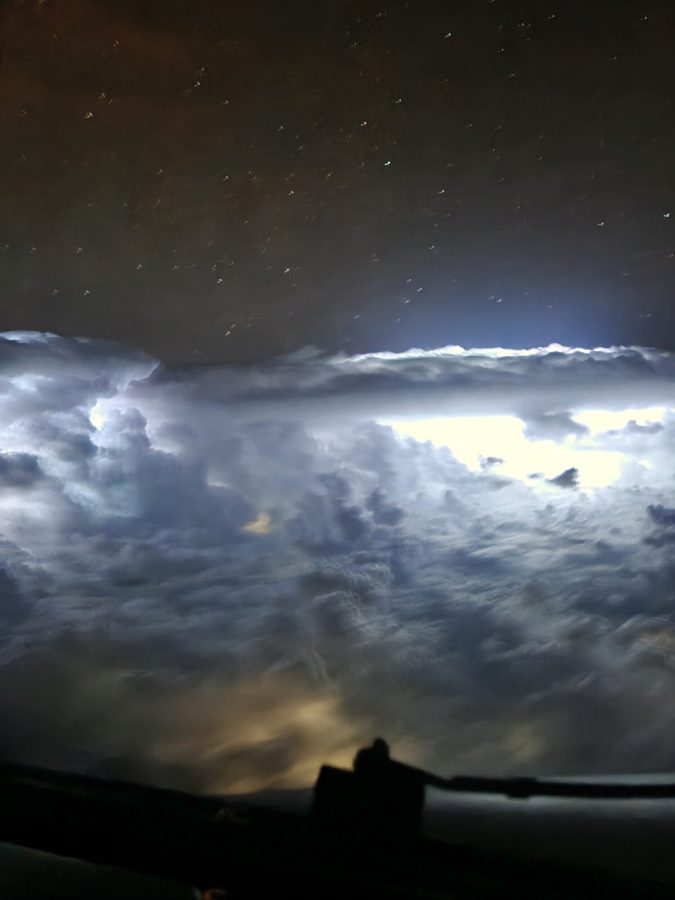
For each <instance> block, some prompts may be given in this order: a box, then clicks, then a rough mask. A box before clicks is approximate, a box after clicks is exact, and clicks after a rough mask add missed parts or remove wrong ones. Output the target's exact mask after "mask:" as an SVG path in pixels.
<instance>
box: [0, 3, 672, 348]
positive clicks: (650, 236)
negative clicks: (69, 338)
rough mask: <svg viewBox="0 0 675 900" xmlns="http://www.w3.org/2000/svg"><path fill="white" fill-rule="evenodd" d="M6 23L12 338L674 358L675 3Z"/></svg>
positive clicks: (55, 13) (286, 10)
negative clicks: (620, 351)
mask: <svg viewBox="0 0 675 900" xmlns="http://www.w3.org/2000/svg"><path fill="white" fill-rule="evenodd" d="M1 10H2V23H1V26H0V29H1V31H0V34H1V38H2V55H1V56H0V66H1V71H0V116H1V119H0V121H1V123H2V127H1V130H0V172H1V175H0V178H1V180H2V206H1V213H0V298H1V300H0V330H9V329H33V330H48V331H54V332H57V333H60V334H65V335H86V336H88V337H95V338H98V337H103V338H109V339H114V340H119V341H123V342H125V343H127V344H130V345H132V346H135V347H138V348H140V349H143V350H145V351H147V352H149V353H151V354H153V355H154V356H155V357H157V358H160V359H163V360H165V361H169V362H181V363H202V362H227V361H241V360H254V359H255V360H258V359H264V358H268V357H271V356H276V355H280V354H287V353H290V352H293V351H296V350H298V349H300V348H302V347H305V346H307V345H314V346H317V347H319V348H321V349H324V350H327V351H330V352H335V351H338V350H341V351H344V352H346V353H353V352H361V351H372V350H383V349H391V350H404V349H406V348H408V347H411V346H421V347H427V348H429V347H435V346H439V345H442V344H463V345H465V346H492V345H501V346H513V347H522V346H531V345H542V344H547V343H548V342H550V341H560V342H562V343H570V344H573V345H576V346H593V345H595V344H598V343H601V344H613V343H622V344H642V345H652V346H659V347H661V348H664V349H672V348H673V347H674V346H675V305H674V304H673V302H672V298H673V288H674V287H675V191H674V186H673V160H675V106H674V105H673V89H674V85H673V79H674V71H675V70H674V68H673V64H672V37H673V34H674V33H675V6H674V5H673V4H672V2H670V0H644V2H642V0H630V2H622V0H595V2H592V3H591V2H583V3H578V2H573V0H560V2H556V0H535V2H510V0H455V2H451V3H450V2H447V0H438V2H436V0H410V2H404V0H398V2H383V0H380V2H371V0H295V2H293V3H280V2H278V0H275V2H263V0H250V2H246V3H235V2H225V0H223V2H207V0H191V2H189V3H187V2H183V3H181V2H175V0H116V2H112V0H111V2H106V0H41V2H38V0H25V2H20V0H15V2H4V3H2V6H1Z"/></svg>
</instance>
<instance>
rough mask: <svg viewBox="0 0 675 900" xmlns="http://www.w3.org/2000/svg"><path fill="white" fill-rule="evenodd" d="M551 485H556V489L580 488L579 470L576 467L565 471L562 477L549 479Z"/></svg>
mask: <svg viewBox="0 0 675 900" xmlns="http://www.w3.org/2000/svg"><path fill="white" fill-rule="evenodd" d="M549 484H554V485H555V486H556V487H562V488H575V487H579V470H578V469H577V468H575V467H574V466H572V467H571V468H569V469H565V471H564V472H561V473H560V475H556V477H555V478H549Z"/></svg>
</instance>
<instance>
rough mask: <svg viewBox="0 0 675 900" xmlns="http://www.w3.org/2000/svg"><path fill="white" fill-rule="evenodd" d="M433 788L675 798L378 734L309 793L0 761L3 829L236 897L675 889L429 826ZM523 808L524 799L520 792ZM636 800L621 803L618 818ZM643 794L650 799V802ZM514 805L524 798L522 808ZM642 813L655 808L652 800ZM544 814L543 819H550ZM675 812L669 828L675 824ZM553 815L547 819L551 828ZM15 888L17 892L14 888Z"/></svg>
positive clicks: (663, 879) (21, 839) (646, 893)
mask: <svg viewBox="0 0 675 900" xmlns="http://www.w3.org/2000/svg"><path fill="white" fill-rule="evenodd" d="M427 788H436V789H441V790H443V791H446V792H454V793H455V794H457V795H467V794H476V793H478V794H502V795H504V796H506V797H509V798H521V799H525V798H528V797H534V796H546V797H554V798H560V797H561V798H566V802H570V803H572V804H573V803H574V798H584V799H585V800H592V801H601V800H607V799H616V800H624V801H628V800H635V799H637V800H639V801H640V802H642V801H644V800H646V799H650V798H651V799H653V800H657V799H665V800H669V798H675V784H663V785H653V784H649V785H629V784H609V785H605V784H597V783H596V784H589V783H584V782H581V783H575V782H569V781H565V782H562V781H559V782H555V781H539V780H537V779H529V778H528V779H485V778H471V777H457V778H451V779H443V778H439V777H437V776H434V775H432V774H430V773H427V772H424V771H422V770H420V769H416V768H414V767H411V766H407V765H404V764H402V763H399V762H396V761H394V760H392V759H391V758H390V756H389V750H388V747H387V745H386V743H385V742H384V741H383V740H381V739H378V740H376V741H375V742H374V743H373V745H372V746H371V747H369V748H365V749H363V750H361V751H359V752H358V753H357V755H356V758H355V760H354V769H353V771H348V770H344V769H337V768H334V767H331V766H323V767H322V769H321V772H320V774H319V777H318V779H317V782H316V785H315V787H314V790H313V792H312V796H311V802H310V803H309V804H304V807H303V800H304V798H306V792H301V791H300V792H291V793H290V794H287V795H286V801H288V799H289V797H290V798H291V799H294V800H295V801H297V802H296V803H295V804H294V805H293V804H292V805H291V808H290V809H289V808H288V802H286V803H285V804H280V803H275V802H273V801H272V800H271V799H270V798H269V797H268V798H267V800H266V799H265V798H264V797H263V796H262V795H261V797H260V798H258V799H257V800H256V799H255V798H250V797H249V798H230V799H223V798H218V797H208V796H196V795H190V794H185V793H180V792H177V791H170V790H163V789H158V788H152V787H145V786H141V785H135V784H129V783H124V782H116V781H105V780H102V779H95V778H89V777H85V776H81V775H75V774H66V773H61V772H53V771H49V770H45V769H37V768H33V767H29V766H23V765H2V766H0V841H2V842H5V843H9V844H15V845H19V846H23V847H30V848H33V849H37V850H43V851H47V852H49V853H52V854H56V855H59V856H65V857H72V858H75V859H80V860H85V861H88V862H93V863H96V864H99V865H107V866H115V867H119V868H121V869H126V870H129V871H132V872H136V873H141V874H145V875H158V876H162V877H165V878H170V879H173V880H175V881H177V882H180V883H183V884H186V885H193V886H195V887H197V888H198V889H199V890H201V891H204V892H208V891H209V890H211V889H214V888H219V889H223V890H226V891H227V896H228V897H235V898H236V897H240V898H249V897H250V898H257V897H260V898H262V897H266V898H267V897H269V896H279V895H280V894H282V895H286V894H288V896H290V897H308V898H309V897H322V898H337V897H340V898H343V897H344V898H347V897H359V898H361V897H363V898H367V897H381V898H389V897H391V898H393V897H430V898H431V897H435V898H438V897H449V898H450V897H452V898H473V897H486V898H501V897H507V896H518V897H521V898H544V897H546V898H549V897H550V898H586V897H588V898H591V897H593V898H597V897H612V898H629V897H630V898H635V897H645V898H655V900H656V898H666V897H672V896H673V895H674V894H673V891H674V890H675V876H674V877H672V878H670V877H668V876H667V875H666V876H664V874H663V872H659V873H658V877H657V874H655V873H652V872H649V871H647V872H644V873H639V874H635V875H631V876H626V874H625V873H620V872H613V871H612V870H611V868H609V869H608V868H607V867H604V868H603V867H600V866H589V865H588V864H587V863H586V864H581V863H577V862H574V861H572V862H569V861H566V862H561V861H560V860H557V861H556V860H553V859H546V858H542V857H541V856H537V855H534V854H530V853H529V852H528V847H527V846H525V847H521V848H519V850H518V852H509V853H506V852H498V851H496V850H494V849H487V848H484V847H480V846H476V845H475V843H468V842H467V841H466V840H464V841H463V840H462V834H461V828H459V829H458V828H457V827H454V826H453V812H452V810H451V809H449V810H448V811H447V813H446V814H445V815H446V818H447V824H448V826H449V831H450V833H451V835H452V837H451V839H450V840H445V839H444V840H439V839H431V838H430V837H428V836H426V835H425V832H424V817H425V797H426V796H427V793H428V792H427ZM517 805H518V806H519V805H520V804H517ZM674 805H675V804H674ZM624 806H625V804H621V803H619V804H616V805H614V808H616V810H617V818H618V819H620V817H621V816H622V815H625V812H624ZM643 806H644V804H643ZM514 808H515V807H514ZM641 814H642V815H644V809H642V812H641ZM542 821H543V820H542ZM674 824H675V815H671V817H670V819H669V821H668V822H667V823H666V826H665V827H666V828H669V829H671V837H675V833H673V826H674ZM542 827H543V826H542ZM10 900H11V898H10Z"/></svg>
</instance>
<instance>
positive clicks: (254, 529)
mask: <svg viewBox="0 0 675 900" xmlns="http://www.w3.org/2000/svg"><path fill="white" fill-rule="evenodd" d="M271 526H272V520H271V519H270V517H269V514H268V513H266V512H262V513H260V515H259V516H258V517H257V518H255V519H252V520H251V521H250V522H247V523H246V524H245V525H244V526H243V527H242V529H241V530H242V531H245V532H247V533H248V534H269V533H270V530H271Z"/></svg>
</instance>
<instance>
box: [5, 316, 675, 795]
mask: <svg viewBox="0 0 675 900" xmlns="http://www.w3.org/2000/svg"><path fill="white" fill-rule="evenodd" d="M674 387H675V359H674V358H673V357H672V356H670V355H668V354H663V353H656V352H654V351H648V350H643V349H640V348H609V349H597V350H592V351H586V350H569V349H567V348H560V347H550V348H545V349H542V350H538V351H528V352H522V351H521V352H517V351H500V350H473V351H462V350H461V349H460V348H445V349H442V350H439V351H434V352H431V353H424V352H421V351H410V352H409V353H407V354H401V355H393V354H373V355H370V356H362V357H352V358H335V357H333V358H323V357H321V356H319V355H312V354H306V355H304V356H302V357H300V358H287V359H281V360H277V361H274V362H271V363H268V364H266V365H260V366H257V367H246V368H244V367H217V368H216V367H212V368H202V369H183V370H173V371H170V370H166V369H164V368H163V367H161V366H159V365H158V364H157V363H156V362H155V361H153V360H151V359H148V358H147V357H144V356H142V355H140V354H138V353H134V352H132V351H129V350H127V349H125V348H120V347H118V346H113V345H108V344H103V343H99V342H91V341H84V340H73V339H65V338H60V337H56V336H53V335H38V334H16V333H14V334H7V335H4V336H3V337H2V339H0V423H1V426H0V445H1V446H0V449H1V451H2V453H1V454H0V552H1V558H0V635H1V638H0V668H1V671H0V674H1V677H0V722H2V728H1V729H0V734H1V737H0V752H1V753H2V755H3V756H4V757H11V758H19V759H25V760H29V761H34V762H40V763H45V764H50V765H61V766H77V767H79V768H86V769H89V770H92V771H97V772H103V773H108V774H114V775H122V776H125V777H132V778H142V779H146V780H150V781H155V782H159V783H164V784H173V785H178V786H183V787H188V788H196V789H209V790H250V789H255V788H257V787H262V786H265V785H284V784H298V783H308V782H310V781H311V780H312V778H313V776H314V774H315V772H316V769H317V767H318V765H319V763H320V762H322V761H324V760H328V759H331V760H334V761H336V762H347V761H348V760H349V759H350V757H351V755H352V753H353V751H354V749H355V747H356V746H357V745H358V744H359V743H360V742H362V741H366V740H369V739H370V738H371V737H372V736H373V735H374V734H376V733H383V734H385V735H387V736H388V737H389V738H390V739H391V740H392V742H393V743H394V745H395V747H396V749H397V751H398V752H399V753H400V754H401V755H402V756H404V757H406V758H408V759H411V760H414V761H415V762H418V763H420V764H423V765H427V766H432V767H434V768H435V769H437V770H439V771H441V772H448V773H449V772H452V771H454V770H457V769H462V770H464V771H477V772H486V771H490V772H525V771H527V772H539V773H572V772H575V773H579V772H586V773H593V772H610V771H627V770H633V771H635V770H643V771H657V770H664V769H668V768H672V767H673V765H675V712H673V707H672V699H671V698H672V696H673V694H674V692H675V663H674V662H673V660H674V659H675V656H674V651H675V611H674V605H673V592H674V584H675V582H674V574H675V567H674V566H673V564H672V563H671V562H670V554H671V550H672V545H673V544H674V543H675V490H674V488H675V481H674V476H675V471H674V469H675V466H674V463H673V453H672V450H673V446H675V415H674V414H673V413H671V412H670V409H669V407H670V406H671V405H673V406H675V404H674V403H673V402H672V398H673V396H674V394H673V388H674ZM625 410H629V412H628V413H624V412H622V411H625ZM645 410H646V412H645ZM631 411H632V412H631ZM469 416H471V417H475V416H478V417H479V418H478V419H476V420H475V422H476V423H478V422H479V421H480V423H481V426H480V427H481V428H482V429H483V430H484V431H485V429H486V428H487V431H486V432H485V433H486V434H487V435H488V437H489V440H488V441H487V443H489V444H490V448H489V449H490V452H489V453H488V452H486V453H485V454H484V455H482V456H481V455H478V456H476V459H475V460H474V462H475V464H471V462H470V461H467V458H464V457H463V455H462V448H464V449H466V447H467V446H469V445H470V446H471V447H474V444H475V446H476V447H478V449H479V450H480V446H481V441H482V440H483V438H482V437H480V434H482V432H481V433H479V432H476V434H479V438H476V440H475V441H474V444H470V439H471V438H472V433H473V432H472V425H471V421H467V417H469ZM456 417H461V418H459V419H457V418H456ZM492 417H496V418H494V419H493V418H492ZM446 418H450V419H453V418H455V421H456V422H460V423H461V428H459V429H457V428H456V429H455V432H452V431H448V433H447V435H448V436H447V440H446V439H445V438H444V437H443V435H444V434H445V432H444V431H443V427H444V426H442V421H441V426H442V427H440V426H439V420H445V419H446ZM430 419H433V421H432V422H428V421H427V420H430ZM507 419H508V421H509V422H513V421H516V422H517V423H519V427H520V428H521V432H519V434H520V436H519V437H518V440H519V441H520V442H521V443H509V440H507V439H506V437H505V435H507V434H508V433H510V432H506V431H504V432H500V431H499V430H498V428H497V425H496V424H495V425H494V428H493V430H492V431H490V429H491V428H492V426H491V424H490V423H492V422H494V423H497V422H498V421H505V420H507ZM486 423H487V425H486ZM439 427H440V430H439ZM477 427H478V424H476V428H477ZM411 428H412V429H413V433H414V435H415V436H414V437H410V436H409V435H410V433H411V432H410V429H411ZM425 428H426V429H428V434H429V436H430V440H426V439H425V433H426V432H425ZM406 429H407V430H406ZM495 429H497V430H495ZM439 435H440V436H439ZM458 435H459V436H458ZM500 435H501V436H500ZM467 441H469V444H467ZM495 445H496V451H495V449H494V447H495ZM523 448H526V449H527V454H528V458H527V462H528V466H529V463H530V458H531V460H532V462H533V467H532V470H531V471H530V469H529V468H527V467H525V468H523V467H522V466H521V467H520V468H521V469H522V472H521V471H520V469H519V468H518V465H517V464H518V459H513V458H512V457H513V456H514V455H515V456H518V457H522V454H523V452H524V450H523ZM561 448H562V449H561ZM474 449H475V448H474ZM453 450H454V452H453ZM563 450H564V452H565V453H566V454H567V456H566V457H565V458H567V457H569V458H570V459H572V461H573V463H574V464H573V465H569V466H561V467H560V468H559V470H550V471H548V470H547V461H548V462H549V463H550V461H551V460H557V459H558V456H556V455H551V454H553V452H554V451H555V453H559V452H562V451H563ZM472 452H473V450H472ZM547 454H548V455H547ZM602 454H604V455H602ZM539 457H541V459H540V458H539ZM603 461H606V462H607V465H610V463H611V465H612V466H613V468H612V471H611V477H610V476H608V477H607V478H605V479H600V480H599V483H601V484H602V485H603V486H602V487H592V486H589V480H588V471H590V470H591V468H592V467H595V469H594V470H593V471H595V470H597V469H598V467H600V468H602V466H603V465H604V462H603ZM538 462H541V465H537V463H538ZM552 464H553V463H551V465H552ZM587 470H588V471H587ZM519 472H520V474H517V473H519ZM514 473H516V474H514ZM585 479H586V480H585Z"/></svg>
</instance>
